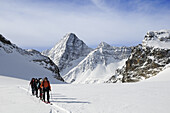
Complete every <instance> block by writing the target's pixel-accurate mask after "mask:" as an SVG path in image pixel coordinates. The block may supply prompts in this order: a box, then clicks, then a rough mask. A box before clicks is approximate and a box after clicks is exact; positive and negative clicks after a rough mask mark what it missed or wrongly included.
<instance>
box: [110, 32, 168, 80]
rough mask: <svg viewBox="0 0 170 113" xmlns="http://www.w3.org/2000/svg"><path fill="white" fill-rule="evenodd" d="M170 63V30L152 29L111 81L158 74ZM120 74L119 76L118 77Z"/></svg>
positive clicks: (144, 77)
mask: <svg viewBox="0 0 170 113" xmlns="http://www.w3.org/2000/svg"><path fill="white" fill-rule="evenodd" d="M168 64H170V30H160V31H150V32H148V33H147V34H146V36H145V38H144V40H143V43H142V44H139V45H138V46H136V47H134V48H133V50H132V53H131V56H130V57H129V58H128V60H127V61H126V63H125V65H124V66H123V68H121V69H117V70H116V74H115V75H114V76H112V77H111V78H110V80H109V81H111V82H112V81H115V80H120V81H122V82H136V81H140V80H143V79H147V78H150V77H152V76H155V75H157V74H158V73H159V72H161V71H162V70H164V69H165V68H166V66H167V65H168ZM117 76H118V77H117Z"/></svg>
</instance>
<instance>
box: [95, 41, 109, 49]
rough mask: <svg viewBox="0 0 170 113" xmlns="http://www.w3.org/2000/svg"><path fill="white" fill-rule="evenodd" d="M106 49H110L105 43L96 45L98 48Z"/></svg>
mask: <svg viewBox="0 0 170 113" xmlns="http://www.w3.org/2000/svg"><path fill="white" fill-rule="evenodd" d="M107 47H111V46H110V45H109V44H107V43H106V42H101V43H100V44H99V45H98V48H107Z"/></svg>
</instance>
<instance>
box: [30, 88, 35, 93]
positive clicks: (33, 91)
mask: <svg viewBox="0 0 170 113" xmlns="http://www.w3.org/2000/svg"><path fill="white" fill-rule="evenodd" d="M31 88H32V95H34V94H35V88H34V87H31Z"/></svg>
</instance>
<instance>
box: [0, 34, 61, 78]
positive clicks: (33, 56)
mask: <svg viewBox="0 0 170 113" xmlns="http://www.w3.org/2000/svg"><path fill="white" fill-rule="evenodd" d="M0 53H3V54H5V55H8V54H9V55H10V54H11V55H12V54H13V55H20V56H21V57H22V58H25V59H26V60H28V62H33V63H36V64H38V65H41V66H42V67H43V68H45V69H47V70H50V71H51V72H52V73H53V76H54V78H56V79H58V80H60V81H64V80H63V78H62V77H61V76H60V73H59V69H58V67H57V65H55V63H54V62H53V61H52V60H50V58H48V57H46V56H43V55H41V53H40V52H38V51H36V50H24V49H21V48H19V47H18V46H16V45H15V44H12V43H11V42H10V41H9V40H7V39H5V38H4V37H3V36H2V35H0ZM11 58H12V56H11ZM15 59H16V60H19V59H18V58H15ZM28 64H29V63H28ZM30 64H31V63H30Z"/></svg>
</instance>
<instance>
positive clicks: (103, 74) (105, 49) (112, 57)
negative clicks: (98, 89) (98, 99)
mask: <svg viewBox="0 0 170 113" xmlns="http://www.w3.org/2000/svg"><path fill="white" fill-rule="evenodd" d="M130 53H131V48H129V47H112V46H110V45H109V44H107V43H105V42H102V43H101V44H99V46H98V47H97V48H96V49H95V50H93V51H92V52H90V53H89V54H88V55H87V57H86V58H84V59H83V60H82V61H81V62H80V63H79V64H78V65H77V66H76V67H74V68H73V69H72V70H70V71H69V72H68V73H67V74H66V75H65V76H64V79H65V80H66V82H69V83H104V82H105V81H106V80H108V79H109V78H110V77H111V76H112V75H113V74H114V70H116V69H117V68H118V67H119V66H122V65H123V64H124V62H125V59H127V58H128V57H129V56H130Z"/></svg>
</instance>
